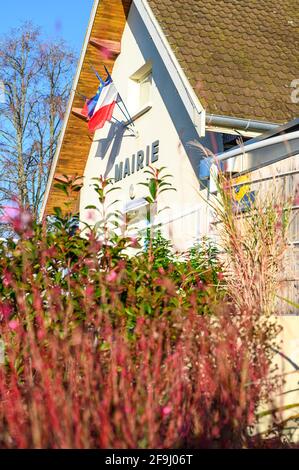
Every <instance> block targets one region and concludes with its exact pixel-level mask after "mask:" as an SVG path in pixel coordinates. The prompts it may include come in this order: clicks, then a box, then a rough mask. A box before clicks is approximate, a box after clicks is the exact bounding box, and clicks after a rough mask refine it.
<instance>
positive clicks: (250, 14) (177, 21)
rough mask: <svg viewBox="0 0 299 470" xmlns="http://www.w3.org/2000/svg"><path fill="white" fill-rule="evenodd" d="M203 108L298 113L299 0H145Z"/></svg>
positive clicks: (265, 114) (274, 117)
mask: <svg viewBox="0 0 299 470" xmlns="http://www.w3.org/2000/svg"><path fill="white" fill-rule="evenodd" d="M148 2H149V4H150V6H151V8H152V10H153V12H154V14H155V16H156V18H157V20H158V21H159V23H160V26H161V27H162V29H163V31H164V33H165V34H166V36H167V39H168V41H169V43H170V44H171V45H172V47H173V50H174V52H175V54H176V56H177V59H178V60H179V62H180V64H181V66H182V68H183V69H184V71H185V73H186V75H187V77H188V78H189V80H190V82H191V85H192V86H193V87H194V89H195V92H196V93H197V95H198V97H199V99H200V100H201V102H202V104H203V105H205V106H207V112H210V113H216V112H217V113H218V114H223V115H227V116H235V117H243V118H250V119H259V120H264V121H270V122H278V123H280V122H285V121H288V120H291V119H293V118H295V117H298V116H299V104H298V103H297V104H296V103H292V101H291V92H292V88H291V87H290V85H291V82H292V81H293V80H294V79H299V53H298V51H299V8H298V0H276V1H275V2H273V0H251V1H250V2H248V0H184V1H182V0H148Z"/></svg>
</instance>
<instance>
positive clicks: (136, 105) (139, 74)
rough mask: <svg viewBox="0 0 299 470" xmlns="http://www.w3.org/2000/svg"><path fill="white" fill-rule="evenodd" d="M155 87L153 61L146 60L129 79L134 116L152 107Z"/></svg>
mask: <svg viewBox="0 0 299 470" xmlns="http://www.w3.org/2000/svg"><path fill="white" fill-rule="evenodd" d="M152 88H153V73H152V63H151V62H150V61H149V62H146V63H145V64H144V65H143V66H142V67H140V68H139V69H138V70H137V71H136V72H135V73H134V74H133V75H131V77H130V80H129V89H128V105H129V109H130V112H131V114H132V115H133V116H134V115H135V116H136V115H138V114H139V113H141V114H143V112H146V111H148V110H149V109H150V108H151V101H152Z"/></svg>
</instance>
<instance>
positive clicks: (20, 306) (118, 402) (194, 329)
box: [0, 179, 277, 448]
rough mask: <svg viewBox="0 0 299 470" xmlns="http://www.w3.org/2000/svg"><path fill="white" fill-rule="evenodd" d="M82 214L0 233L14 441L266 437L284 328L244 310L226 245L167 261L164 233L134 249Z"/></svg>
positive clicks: (81, 443) (195, 442) (3, 419)
mask: <svg viewBox="0 0 299 470" xmlns="http://www.w3.org/2000/svg"><path fill="white" fill-rule="evenodd" d="M77 183H78V182H77V181H74V180H71V179H68V180H64V181H63V182H61V181H60V182H59V183H58V184H60V185H62V186H63V188H64V189H65V191H66V195H69V194H70V191H71V189H70V188H72V187H73V186H74V185H75V187H76V188H77V186H78V184H77ZM96 184H97V186H98V187H97V188H96V189H98V191H100V193H101V198H102V202H105V194H106V191H108V190H109V189H110V186H109V184H106V183H105V180H104V179H100V180H99V181H98V182H97V183H96ZM63 188H62V187H61V189H63ZM102 189H103V191H101V190H102ZM66 212H67V211H66ZM71 217H73V216H72V215H71V214H70V213H65V211H64V212H63V211H60V210H56V218H54V219H53V220H52V225H51V229H48V230H46V228H45V227H44V226H41V225H39V224H36V223H34V222H30V223H31V225H30V230H32V233H31V236H30V238H28V236H27V235H26V234H27V228H26V229H25V232H24V233H25V236H24V237H23V236H22V232H21V231H19V232H18V237H14V238H12V239H7V240H4V241H2V242H1V243H0V276H1V283H0V314H1V324H0V325H1V326H0V328H1V330H0V331H1V344H2V345H3V348H4V350H3V355H2V356H3V358H2V359H3V361H2V363H1V364H0V447H2V448H181V447H189V448H190V447H194V448H200V447H234V448H236V447H249V446H252V445H263V443H261V442H260V441H259V442H258V443H256V441H253V439H252V433H251V427H252V426H253V425H254V424H255V422H256V411H257V408H258V406H259V403H260V402H261V401H262V400H263V399H266V398H267V397H269V395H270V394H271V393H272V392H273V391H274V389H275V387H276V381H275V380H272V379H270V378H269V371H270V370H271V359H272V356H271V351H272V349H271V348H272V347H273V344H275V341H276V335H277V328H276V326H275V323H274V322H273V321H272V320H270V319H269V318H268V317H267V318H263V320H262V321H261V315H262V312H261V310H259V309H256V308H255V309H252V308H251V307H252V305H251V304H249V303H248V304H243V305H242V308H240V305H239V302H238V299H239V298H238V299H235V298H234V291H233V289H230V290H229V286H230V285H229V282H228V280H227V275H226V273H225V272H224V274H222V272H223V270H222V268H221V265H220V261H218V255H217V253H216V252H214V251H213V252H211V250H210V248H209V247H207V246H205V247H203V248H202V251H200V250H199V249H198V248H197V249H196V250H195V252H193V253H189V254H186V257H185V260H182V258H180V259H176V258H175V255H174V254H173V253H172V252H171V251H169V253H168V255H169V260H168V262H165V263H162V262H161V257H162V256H164V255H165V250H164V249H165V246H164V248H163V250H162V251H161V245H159V243H158V244H157V243H155V241H154V239H152V241H151V245H150V246H151V248H150V256H149V253H148V251H147V250H146V249H145V250H144V251H142V250H140V251H139V252H138V253H136V255H135V256H129V255H128V251H127V249H128V247H129V246H131V245H132V240H131V238H130V237H126V236H125V234H121V235H119V234H118V235H117V234H116V233H111V231H108V230H106V229H105V227H104V229H105V230H104V233H105V238H104V239H103V237H101V236H99V226H98V227H96V228H95V229H93V228H92V227H91V228H90V230H89V231H88V233H87V232H86V230H85V234H84V236H82V235H81V234H80V232H79V231H77V230H73V224H72V220H70V219H71ZM104 223H106V222H105V221H104ZM101 230H103V226H102V227H100V231H101ZM101 233H103V232H101ZM153 237H154V234H153ZM276 241H277V240H276ZM135 243H136V241H135V240H134V244H135ZM167 246H168V245H167ZM167 249H168V248H167ZM163 253H164V255H163ZM168 255H167V256H168ZM159 257H160V261H159ZM220 273H221V274H220ZM215 276H216V278H215ZM222 278H223V279H222ZM239 295H241V293H239ZM2 356H1V355H0V357H2Z"/></svg>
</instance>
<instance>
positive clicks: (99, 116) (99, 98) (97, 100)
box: [82, 74, 118, 132]
mask: <svg viewBox="0 0 299 470" xmlns="http://www.w3.org/2000/svg"><path fill="white" fill-rule="evenodd" d="M117 101H118V92H117V89H116V88H115V85H114V83H113V80H112V78H111V76H110V75H109V74H108V78H107V80H106V81H104V80H102V79H101V84H100V86H99V88H98V91H97V94H96V95H95V96H94V97H93V98H91V99H90V100H87V101H86V103H85V106H84V108H83V110H82V114H83V115H84V116H85V117H86V118H87V120H88V127H89V130H90V131H91V132H95V131H96V130H97V129H102V127H104V124H105V123H106V122H107V121H110V120H111V118H112V114H113V111H114V107H115V104H116V103H117Z"/></svg>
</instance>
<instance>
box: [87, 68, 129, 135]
mask: <svg viewBox="0 0 299 470" xmlns="http://www.w3.org/2000/svg"><path fill="white" fill-rule="evenodd" d="M88 64H89V66H90V68H91V70H92V71H93V72H94V74H95V75H96V77H97V79H98V80H99V81H100V83H101V84H103V83H105V82H104V80H103V79H102V78H101V77H100V75H99V74H98V72H97V71H96V69H95V67H94V66H93V65H92V64H91V63H90V62H89V61H88ZM104 68H105V71H106V73H107V75H108V77H109V78H110V79H111V81H113V80H112V77H111V75H110V73H109V70H108V69H107V67H106V65H104ZM117 93H118V96H119V98H120V100H121V102H122V104H123V106H124V108H125V111H126V113H127V114H125V113H124V111H123V110H122V109H121V107H120V105H119V103H118V102H117V103H116V104H117V106H118V107H119V109H120V111H121V113H122V114H123V115H124V116H125V118H126V120H127V121H129V125H130V126H131V125H133V126H134V127H135V129H136V126H135V124H134V121H133V119H132V117H131V115H130V113H129V111H128V108H127V106H126V104H125V102H124V100H123V99H122V97H121V96H120V94H119V91H118V90H117Z"/></svg>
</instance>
